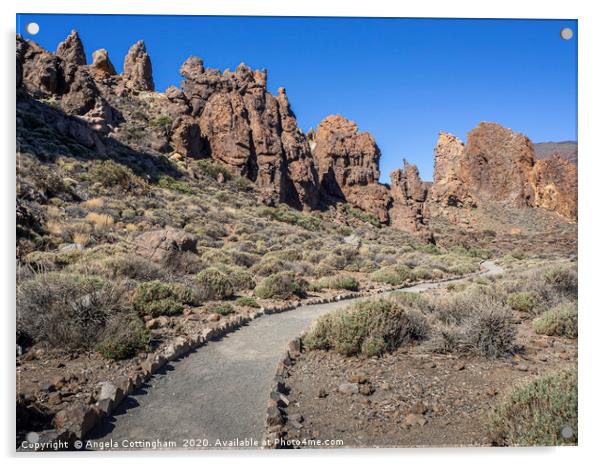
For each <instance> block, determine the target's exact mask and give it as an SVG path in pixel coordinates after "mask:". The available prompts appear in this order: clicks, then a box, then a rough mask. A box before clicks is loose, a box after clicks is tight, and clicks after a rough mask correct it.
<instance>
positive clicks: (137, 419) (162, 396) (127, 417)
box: [88, 261, 503, 450]
mask: <svg viewBox="0 0 602 466" xmlns="http://www.w3.org/2000/svg"><path fill="white" fill-rule="evenodd" d="M482 265H483V268H484V269H485V271H484V272H482V275H497V274H500V273H502V271H503V270H502V269H501V268H500V267H499V266H497V265H495V264H494V263H493V262H490V261H486V262H484V263H483V264H482ZM460 280H463V279H457V280H452V281H460ZM444 283H449V281H448V282H444ZM437 286H440V284H438V283H425V284H420V285H415V286H412V287H408V288H405V289H403V291H407V292H422V291H425V290H428V289H432V288H436V287H437ZM360 299H365V298H356V299H355V300H346V301H339V302H334V303H328V304H318V305H311V306H302V307H299V308H297V309H295V310H293V311H288V312H283V313H280V314H271V315H266V316H262V317H260V318H258V319H256V320H254V321H252V322H250V323H249V324H248V325H246V326H243V327H241V328H240V329H238V330H237V331H235V332H232V333H230V334H228V335H226V336H224V337H223V338H221V339H219V340H215V341H210V342H209V343H207V344H206V345H204V346H202V347H200V348H198V349H197V350H196V351H194V352H193V353H191V354H189V355H188V356H186V357H184V358H182V359H181V360H179V361H176V362H173V363H169V364H168V365H167V366H166V367H165V369H164V370H163V371H162V372H161V373H158V374H155V375H154V376H153V377H152V378H151V379H150V381H149V382H148V384H146V385H145V386H143V387H142V388H140V389H139V390H138V391H136V392H135V393H134V394H132V395H131V396H129V397H128V398H127V399H126V400H124V401H123V403H122V404H121V405H120V406H119V407H118V408H117V410H116V411H115V412H114V413H113V415H111V416H109V417H108V418H107V419H106V420H105V422H104V423H103V424H101V425H100V426H99V427H98V428H97V429H96V430H95V431H93V432H92V433H91V434H90V435H89V436H88V438H89V439H90V440H91V441H93V442H96V441H98V442H105V443H104V445H99V444H97V445H90V447H91V449H99V448H105V449H117V450H118V449H126V448H127V449H129V447H124V443H123V442H124V441H126V442H136V441H149V442H153V441H155V442H156V441H160V442H175V444H173V443H172V444H171V445H166V447H167V448H169V449H174V448H190V449H200V448H224V447H230V448H232V447H235V448H259V446H260V442H261V438H262V435H263V431H264V421H265V413H266V404H267V397H268V394H269V390H270V385H271V381H272V379H273V376H274V371H275V367H276V364H277V363H278V361H279V359H280V358H281V357H282V355H283V352H284V348H285V346H286V344H287V343H288V342H289V341H290V340H292V339H293V338H295V337H297V336H298V335H299V334H300V333H301V332H302V331H303V330H304V329H306V328H307V327H308V326H309V325H310V324H311V322H312V321H313V320H315V319H316V318H317V317H319V316H321V315H323V314H326V313H328V312H330V311H333V310H335V309H338V308H341V307H344V306H348V305H349V304H350V303H351V302H352V301H356V300H360ZM245 440H246V443H241V442H243V441H245ZM237 441H238V442H239V443H238V444H236V443H235V444H227V442H237ZM219 442H221V444H220V443H219ZM255 442H257V443H255ZM128 445H129V444H128ZM136 447H138V448H139V447H140V445H136ZM142 447H143V448H148V447H149V446H148V445H146V446H145V445H142Z"/></svg>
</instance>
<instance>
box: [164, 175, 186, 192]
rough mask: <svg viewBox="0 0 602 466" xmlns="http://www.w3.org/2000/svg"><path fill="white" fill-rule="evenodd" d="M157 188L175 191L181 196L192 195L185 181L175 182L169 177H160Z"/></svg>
mask: <svg viewBox="0 0 602 466" xmlns="http://www.w3.org/2000/svg"><path fill="white" fill-rule="evenodd" d="M159 186H160V187H161V188H163V189H169V190H170V191H177V192H179V193H182V194H193V193H194V191H193V190H192V188H191V187H190V185H189V184H188V183H187V182H186V181H181V180H176V179H174V178H172V177H171V176H167V175H165V176H162V177H161V178H159Z"/></svg>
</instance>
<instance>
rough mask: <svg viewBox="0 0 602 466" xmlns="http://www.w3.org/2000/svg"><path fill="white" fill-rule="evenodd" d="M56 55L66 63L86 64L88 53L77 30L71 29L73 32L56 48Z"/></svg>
mask: <svg viewBox="0 0 602 466" xmlns="http://www.w3.org/2000/svg"><path fill="white" fill-rule="evenodd" d="M56 56H57V57H59V58H60V59H61V60H63V61H64V62H65V63H69V64H72V65H77V66H79V65H85V64H86V53H85V52H84V45H83V44H82V41H81V39H80V38H79V35H78V34H77V31H75V30H74V31H71V34H69V36H67V38H66V39H65V40H64V41H63V42H61V43H60V44H59V45H58V47H57V49H56Z"/></svg>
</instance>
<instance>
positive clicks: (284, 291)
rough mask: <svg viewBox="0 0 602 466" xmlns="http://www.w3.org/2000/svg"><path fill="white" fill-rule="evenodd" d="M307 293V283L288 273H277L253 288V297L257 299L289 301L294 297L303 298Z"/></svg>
mask: <svg viewBox="0 0 602 466" xmlns="http://www.w3.org/2000/svg"><path fill="white" fill-rule="evenodd" d="M306 291H307V283H306V282H305V280H303V279H299V278H297V277H295V275H294V274H292V273H290V272H279V273H277V274H274V275H270V276H269V277H267V278H265V279H264V280H263V281H262V282H261V283H260V284H259V285H257V287H256V288H255V295H257V296H258V297H259V298H263V299H269V298H277V299H289V298H291V297H293V296H294V295H296V296H300V297H303V296H305V293H306Z"/></svg>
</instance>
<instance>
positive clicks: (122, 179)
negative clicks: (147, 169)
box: [88, 160, 146, 191]
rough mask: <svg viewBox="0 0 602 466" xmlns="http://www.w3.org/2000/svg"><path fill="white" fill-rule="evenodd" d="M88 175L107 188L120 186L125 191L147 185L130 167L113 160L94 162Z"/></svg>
mask: <svg viewBox="0 0 602 466" xmlns="http://www.w3.org/2000/svg"><path fill="white" fill-rule="evenodd" d="M88 177H89V179H90V181H93V182H98V183H100V184H102V185H103V186H104V187H105V188H114V187H119V188H121V189H123V190H125V191H134V190H136V189H137V188H143V187H144V186H145V185H146V183H145V182H144V181H143V180H142V179H141V178H139V177H138V176H136V175H135V174H134V172H133V171H132V170H131V169H130V168H129V167H126V166H125V165H121V164H120V163H117V162H114V161H113V160H103V161H96V162H94V163H92V164H91V166H90V167H89V169H88Z"/></svg>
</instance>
